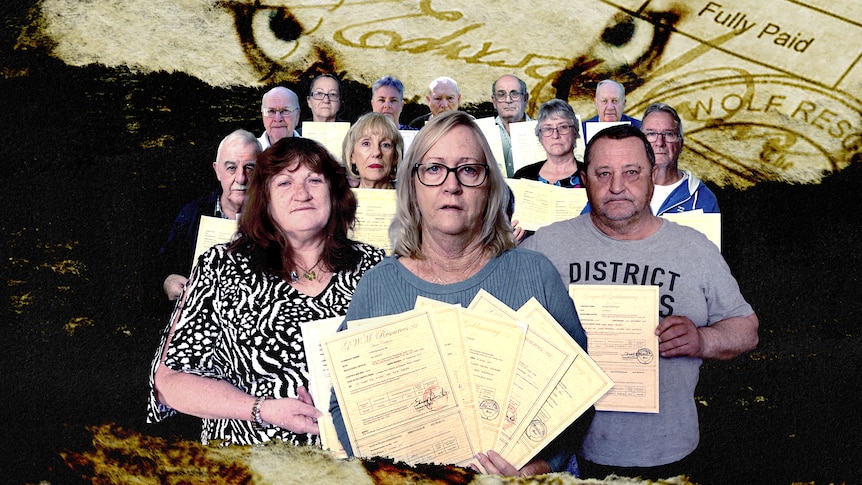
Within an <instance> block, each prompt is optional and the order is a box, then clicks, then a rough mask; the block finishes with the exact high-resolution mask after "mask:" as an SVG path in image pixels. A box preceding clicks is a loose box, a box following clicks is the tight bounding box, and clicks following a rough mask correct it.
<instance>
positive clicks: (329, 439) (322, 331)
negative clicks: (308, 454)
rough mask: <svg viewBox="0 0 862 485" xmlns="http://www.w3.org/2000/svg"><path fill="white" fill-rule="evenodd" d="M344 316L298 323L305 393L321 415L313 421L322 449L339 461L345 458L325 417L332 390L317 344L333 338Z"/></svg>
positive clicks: (330, 419) (326, 368)
mask: <svg viewBox="0 0 862 485" xmlns="http://www.w3.org/2000/svg"><path fill="white" fill-rule="evenodd" d="M343 321H344V317H343V316H342V317H332V318H325V319H323V320H315V321H313V322H302V323H300V324H299V328H300V331H301V333H302V346H303V349H304V350H305V360H306V363H307V364H308V393H309V394H311V398H312V399H313V400H314V407H315V408H317V409H318V411H320V412H322V413H323V414H322V415H321V416H320V417H319V418H318V419H317V424H318V427H319V428H320V441H321V442H322V445H323V449H324V450H330V451H332V452H333V453H334V454H335V456H337V457H339V458H347V453H345V451H344V448H342V446H341V443H340V442H339V441H338V436H337V435H336V433H335V425H334V424H333V423H332V416H331V415H330V414H329V395H330V392H331V389H332V377H331V376H330V373H329V367H328V366H327V365H326V358H325V357H324V356H323V345H322V344H321V343H320V341H321V340H322V339H323V338H324V337H327V336H330V335H335V332H336V331H337V330H338V326H339V325H341V322H343Z"/></svg>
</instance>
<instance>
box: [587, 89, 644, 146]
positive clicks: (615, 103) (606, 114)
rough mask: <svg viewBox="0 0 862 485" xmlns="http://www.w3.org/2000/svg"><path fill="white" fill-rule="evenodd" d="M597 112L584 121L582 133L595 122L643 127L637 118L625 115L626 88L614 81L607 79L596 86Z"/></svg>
mask: <svg viewBox="0 0 862 485" xmlns="http://www.w3.org/2000/svg"><path fill="white" fill-rule="evenodd" d="M595 102H596V111H597V112H598V114H597V115H595V116H593V117H592V118H590V119H588V120H586V121H584V122H583V123H582V124H583V126H582V127H581V128H582V130H581V133H586V132H587V123H592V122H594V121H603V122H614V121H627V122H628V123H630V124H631V125H632V126H634V127H635V128H640V127H641V121H640V120H639V119H637V118H632V117H631V116H628V115H626V114H625V113H623V110H625V107H626V88H625V87H624V86H623V85H622V84H620V83H618V82H616V81H614V80H613V79H605V80H604V81H599V83H598V84H597V85H596V99H595Z"/></svg>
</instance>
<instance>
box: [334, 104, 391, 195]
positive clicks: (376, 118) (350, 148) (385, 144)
mask: <svg viewBox="0 0 862 485" xmlns="http://www.w3.org/2000/svg"><path fill="white" fill-rule="evenodd" d="M403 154H404V140H403V139H402V138H401V133H399V132H398V128H396V127H395V124H394V123H393V122H392V120H391V119H390V118H389V117H388V116H386V115H383V114H380V113H366V114H364V115H362V116H360V117H359V119H358V120H356V123H354V124H353V125H351V126H350V130H348V131H347V135H346V136H345V137H344V142H343V143H342V160H344V161H345V165H347V166H348V168H349V170H350V172H351V173H352V174H353V175H354V176H355V177H358V178H359V185H358V187H359V188H361V189H394V188H395V186H394V185H393V184H394V182H395V170H396V169H397V168H398V163H400V162H401V157H402V156H403Z"/></svg>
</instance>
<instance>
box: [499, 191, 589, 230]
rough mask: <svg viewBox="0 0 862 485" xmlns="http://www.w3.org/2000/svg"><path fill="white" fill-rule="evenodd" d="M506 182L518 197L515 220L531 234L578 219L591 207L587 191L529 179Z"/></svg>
mask: <svg viewBox="0 0 862 485" xmlns="http://www.w3.org/2000/svg"><path fill="white" fill-rule="evenodd" d="M506 182H507V183H508V184H509V188H511V189H512V193H513V194H515V212H514V214H513V215H512V220H516V221H518V225H520V226H521V227H523V228H524V229H526V230H528V231H535V230H537V229H539V228H540V227H542V226H547V225H548V224H551V223H553V222H557V221H565V220H566V219H571V218H573V217H577V216H579V215H580V214H581V211H582V210H583V209H584V206H586V205H587V191H586V189H582V188H574V189H567V188H563V187H557V186H556V185H550V184H546V183H542V182H538V181H536V180H527V179H506Z"/></svg>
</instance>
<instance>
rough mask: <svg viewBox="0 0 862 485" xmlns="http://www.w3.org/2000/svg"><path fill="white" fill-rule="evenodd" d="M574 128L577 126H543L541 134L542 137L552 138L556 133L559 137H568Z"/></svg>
mask: <svg viewBox="0 0 862 485" xmlns="http://www.w3.org/2000/svg"><path fill="white" fill-rule="evenodd" d="M574 127H575V125H560V126H543V127H541V128H539V133H541V134H542V136H551V135H553V134H554V132H555V131H556V132H557V134H559V135H568V134H569V133H571V131H572V128H574Z"/></svg>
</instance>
